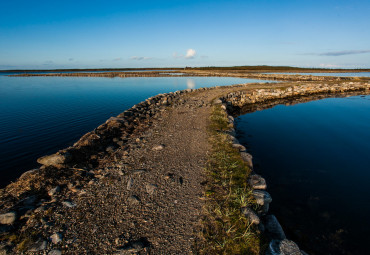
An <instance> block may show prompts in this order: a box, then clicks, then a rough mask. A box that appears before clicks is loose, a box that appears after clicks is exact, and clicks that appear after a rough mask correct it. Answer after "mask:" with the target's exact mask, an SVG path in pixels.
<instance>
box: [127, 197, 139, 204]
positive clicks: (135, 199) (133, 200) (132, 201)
mask: <svg viewBox="0 0 370 255" xmlns="http://www.w3.org/2000/svg"><path fill="white" fill-rule="evenodd" d="M127 202H128V203H129V204H132V205H138V204H140V199H139V198H138V197H137V196H129V198H128V199H127Z"/></svg>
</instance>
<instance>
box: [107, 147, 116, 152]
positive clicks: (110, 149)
mask: <svg viewBox="0 0 370 255" xmlns="http://www.w3.org/2000/svg"><path fill="white" fill-rule="evenodd" d="M105 151H106V152H113V151H114V146H108V147H107V148H106V149H105Z"/></svg>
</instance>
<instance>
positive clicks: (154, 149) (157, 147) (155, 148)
mask: <svg viewBox="0 0 370 255" xmlns="http://www.w3.org/2000/svg"><path fill="white" fill-rule="evenodd" d="M163 149H164V146H163V145H158V146H154V147H153V149H152V150H153V151H160V150H163Z"/></svg>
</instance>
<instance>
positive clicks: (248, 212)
mask: <svg viewBox="0 0 370 255" xmlns="http://www.w3.org/2000/svg"><path fill="white" fill-rule="evenodd" d="M241 211H242V214H243V215H244V217H246V218H247V219H248V220H249V222H250V223H251V224H256V225H258V224H260V222H261V221H260V218H259V217H258V216H257V214H256V213H255V212H254V211H253V210H252V209H250V208H248V207H243V208H242V209H241Z"/></svg>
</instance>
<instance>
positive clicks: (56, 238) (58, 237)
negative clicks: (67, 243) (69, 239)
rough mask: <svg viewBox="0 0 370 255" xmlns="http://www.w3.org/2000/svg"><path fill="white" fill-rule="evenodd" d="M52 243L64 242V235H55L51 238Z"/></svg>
mask: <svg viewBox="0 0 370 255" xmlns="http://www.w3.org/2000/svg"><path fill="white" fill-rule="evenodd" d="M50 239H51V242H52V243H53V244H57V243H59V242H61V241H62V235H61V234H60V233H54V234H53V235H51V236H50Z"/></svg>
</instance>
